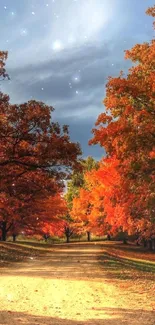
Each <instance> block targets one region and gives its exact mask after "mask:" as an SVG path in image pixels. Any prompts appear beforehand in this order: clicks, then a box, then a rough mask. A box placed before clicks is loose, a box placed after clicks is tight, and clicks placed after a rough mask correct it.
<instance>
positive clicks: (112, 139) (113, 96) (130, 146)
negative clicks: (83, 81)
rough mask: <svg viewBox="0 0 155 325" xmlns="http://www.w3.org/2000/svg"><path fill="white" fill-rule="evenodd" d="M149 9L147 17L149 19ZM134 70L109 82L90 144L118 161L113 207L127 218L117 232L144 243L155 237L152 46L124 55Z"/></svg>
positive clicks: (154, 65)
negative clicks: (137, 237)
mask: <svg viewBox="0 0 155 325" xmlns="http://www.w3.org/2000/svg"><path fill="white" fill-rule="evenodd" d="M154 10H155V7H154V8H149V10H148V11H147V13H148V14H151V15H152V16H154ZM125 58H126V59H130V60H132V62H133V63H134V65H133V67H132V68H131V69H129V72H128V75H127V77H125V76H124V75H123V73H122V72H121V73H120V76H119V77H117V78H112V77H110V78H109V80H108V83H107V85H106V97H105V99H104V105H105V112H104V113H102V114H100V116H99V117H98V120H97V122H96V128H95V129H93V135H94V137H93V139H92V140H91V141H90V144H100V145H101V146H102V147H104V148H105V150H106V153H107V157H109V158H112V159H113V157H114V158H115V159H116V160H117V161H118V166H117V172H118V174H119V175H120V176H121V187H120V188H121V189H122V190H121V191H120V195H119V196H118V198H117V200H116V201H115V206H117V204H119V206H120V207H122V208H125V210H126V214H127V216H128V218H129V219H128V221H127V220H126V218H125V219H124V220H123V219H122V226H124V228H126V230H127V231H128V229H129V220H130V223H132V224H134V228H135V231H137V232H138V233H139V234H141V236H142V237H143V236H144V237H145V238H149V237H150V238H153V237H154V236H155V169H154V165H155V123H154V120H155V110H154V107H155V106H154V94H155V82H154V80H155V74H154V71H155V41H154V40H152V41H150V42H149V43H146V42H145V43H143V44H137V45H135V46H134V47H133V48H132V49H131V50H128V51H125Z"/></svg>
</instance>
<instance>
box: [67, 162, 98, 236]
mask: <svg viewBox="0 0 155 325" xmlns="http://www.w3.org/2000/svg"><path fill="white" fill-rule="evenodd" d="M97 168H98V162H97V161H96V160H95V159H94V158H93V157H91V156H89V157H87V159H83V160H81V168H80V170H78V171H74V172H73V173H72V175H71V179H70V180H69V181H68V184H67V193H66V195H65V199H66V201H67V203H68V208H69V209H70V211H72V207H73V201H74V198H78V197H79V195H80V191H81V189H86V182H85V177H84V175H85V172H86V171H91V170H92V169H95V170H96V169H97ZM71 214H72V212H71ZM77 214H79V215H80V206H78V208H77ZM72 215H74V214H72ZM74 217H75V215H74ZM73 220H74V219H73ZM74 221H75V220H74ZM84 225H85V227H84ZM76 226H77V228H78V229H77V231H78V232H84V231H86V232H87V238H88V241H89V240H90V228H91V227H89V226H88V220H87V221H86V220H85V222H84V223H82V224H81V223H80V222H78V221H77V218H76Z"/></svg>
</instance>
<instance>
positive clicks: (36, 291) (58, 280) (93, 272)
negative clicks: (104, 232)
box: [0, 244, 155, 325]
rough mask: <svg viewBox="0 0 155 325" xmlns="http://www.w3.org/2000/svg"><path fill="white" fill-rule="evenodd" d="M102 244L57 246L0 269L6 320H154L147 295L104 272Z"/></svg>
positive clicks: (30, 324)
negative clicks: (22, 261)
mask: <svg viewBox="0 0 155 325" xmlns="http://www.w3.org/2000/svg"><path fill="white" fill-rule="evenodd" d="M100 254H101V246H100V245H98V244H97V245H94V244H89V245H86V244H81V245H80V246H78V245H72V244H70V245H69V246H67V245H64V246H61V247H59V246H57V247H55V248H54V249H53V250H52V251H51V252H48V253H47V254H45V256H42V257H40V258H39V259H37V258H34V259H29V260H28V261H27V262H26V263H25V264H20V265H18V268H17V267H16V268H11V269H1V271H0V310H1V311H0V325H6V324H7V325H18V324H19V325H43V324H44V325H62V324H63V325H82V324H83V325H101V324H102V325H120V324H126V325H139V324H140V325H148V324H149V325H154V324H155V321H154V320H155V318H154V316H155V315H153V311H152V308H151V306H150V304H149V301H148V300H147V291H146V293H145V292H144V293H142V295H139V294H137V293H136V292H133V293H132V292H131V290H128V288H127V287H124V288H123V286H122V288H120V286H119V283H118V282H117V281H115V282H114V281H113V282H111V281H110V279H108V278H106V277H104V266H103V265H100V263H99V256H100Z"/></svg>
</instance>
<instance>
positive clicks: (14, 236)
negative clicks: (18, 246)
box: [12, 234, 17, 242]
mask: <svg viewBox="0 0 155 325" xmlns="http://www.w3.org/2000/svg"><path fill="white" fill-rule="evenodd" d="M16 237H17V235H15V234H13V235H12V238H13V242H15V241H16Z"/></svg>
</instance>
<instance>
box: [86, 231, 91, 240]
mask: <svg viewBox="0 0 155 325" xmlns="http://www.w3.org/2000/svg"><path fill="white" fill-rule="evenodd" d="M90 239H91V238H90V231H87V240H88V241H90Z"/></svg>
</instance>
